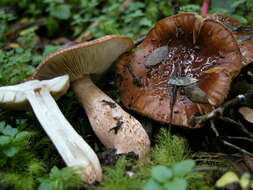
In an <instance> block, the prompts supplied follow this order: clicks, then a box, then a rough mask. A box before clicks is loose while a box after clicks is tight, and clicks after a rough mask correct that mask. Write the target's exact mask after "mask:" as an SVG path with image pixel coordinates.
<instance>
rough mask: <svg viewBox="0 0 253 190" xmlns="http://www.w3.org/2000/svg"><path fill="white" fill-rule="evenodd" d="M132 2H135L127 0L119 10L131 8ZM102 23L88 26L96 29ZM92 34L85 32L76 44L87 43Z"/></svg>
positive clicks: (98, 22) (97, 21) (98, 21)
mask: <svg viewBox="0 0 253 190" xmlns="http://www.w3.org/2000/svg"><path fill="white" fill-rule="evenodd" d="M132 2H133V0H125V1H124V2H123V3H122V4H121V6H120V9H119V10H125V9H126V8H127V7H128V6H129V4H130V3H132ZM101 23H102V21H101V20H96V21H94V22H93V23H92V24H91V25H90V26H88V29H89V28H96V27H98V26H99V25H100V24H101ZM91 34H92V32H91V31H89V30H86V31H84V33H83V34H81V35H80V36H79V37H78V38H77V39H76V40H75V42H77V43H80V42H84V41H86V39H87V38H89V37H90V36H91Z"/></svg>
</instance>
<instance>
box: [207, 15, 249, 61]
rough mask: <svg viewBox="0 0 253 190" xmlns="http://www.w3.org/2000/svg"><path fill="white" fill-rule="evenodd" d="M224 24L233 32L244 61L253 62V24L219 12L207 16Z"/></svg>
mask: <svg viewBox="0 0 253 190" xmlns="http://www.w3.org/2000/svg"><path fill="white" fill-rule="evenodd" d="M207 18H211V19H214V20H217V21H219V22H221V23H222V24H224V26H225V27H226V28H227V29H228V30H229V31H231V32H232V33H233V35H234V37H235V39H236V41H237V43H238V45H239V48H240V51H241V54H242V56H243V60H242V63H243V64H244V65H248V64H249V63H252V62H253V26H252V25H245V24H241V23H240V22H239V21H238V20H236V19H234V18H231V17H228V16H224V15H219V14H212V15H209V16H207Z"/></svg>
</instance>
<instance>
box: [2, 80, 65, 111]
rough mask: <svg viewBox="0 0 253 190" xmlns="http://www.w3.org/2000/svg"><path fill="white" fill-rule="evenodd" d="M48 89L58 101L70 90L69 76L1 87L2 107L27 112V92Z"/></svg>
mask: <svg viewBox="0 0 253 190" xmlns="http://www.w3.org/2000/svg"><path fill="white" fill-rule="evenodd" d="M41 88H47V89H48V90H49V91H50V93H51V94H52V96H53V97H54V99H56V100H58V99H59V98H60V97H61V96H62V95H64V94H65V93H66V92H67V90H68V89H69V76H68V75H64V76H60V77H56V78H53V79H51V80H44V81H38V80H31V81H27V82H24V83H21V84H17V85H12V86H3V87H0V106H1V107H5V108H9V109H14V110H27V109H29V103H28V100H27V98H26V95H25V91H29V90H34V91H36V90H39V89H41Z"/></svg>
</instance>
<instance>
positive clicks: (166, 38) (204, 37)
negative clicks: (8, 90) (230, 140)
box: [116, 13, 242, 127]
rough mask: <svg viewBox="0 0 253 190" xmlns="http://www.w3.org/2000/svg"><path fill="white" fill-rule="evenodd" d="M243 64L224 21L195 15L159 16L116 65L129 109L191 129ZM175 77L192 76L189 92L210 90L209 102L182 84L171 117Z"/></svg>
mask: <svg viewBox="0 0 253 190" xmlns="http://www.w3.org/2000/svg"><path fill="white" fill-rule="evenodd" d="M163 47H166V48H163ZM159 48H160V51H164V52H159V50H158V49H159ZM158 52H159V53H158ZM155 58H156V59H155ZM150 60H151V61H154V62H155V64H152V63H150V62H151V61H150ZM157 60H158V61H157ZM241 68H242V64H241V54H240V50H239V47H238V45H237V43H236V40H235V39H234V37H233V35H232V33H231V32H230V31H229V30H228V29H226V28H225V27H224V26H223V25H222V24H220V23H219V22H217V21H214V20H211V19H203V18H201V17H200V16H199V15H196V14H194V13H184V14H178V15H174V16H171V17H167V18H164V19H162V20H160V21H159V22H157V23H156V24H155V26H154V27H153V28H152V29H151V31H150V32H149V33H148V34H147V36H146V38H145V39H144V41H143V42H142V43H141V44H140V45H139V46H138V47H137V48H136V50H133V51H132V52H128V53H126V54H123V55H122V56H121V57H120V58H119V60H118V63H117V64H116V72H117V74H118V86H119V88H120V95H121V101H122V102H123V104H124V105H125V106H126V107H127V108H129V109H131V110H134V111H136V112H138V113H140V114H142V115H145V116H147V117H149V118H152V119H154V120H156V121H159V122H162V123H171V124H174V125H180V126H186V127H197V126H191V125H190V124H189V121H190V119H191V118H192V117H193V116H194V115H196V114H204V113H207V112H209V111H211V110H212V109H213V107H215V106H218V105H219V104H221V103H222V102H223V101H224V99H225V98H226V97H227V94H228V92H229V89H230V83H231V80H232V79H233V78H234V77H235V76H236V75H237V74H238V73H239V72H240V70H241ZM172 79H173V80H172ZM174 79H180V80H184V79H187V80H186V81H187V84H185V86H188V85H189V86H191V87H192V88H193V89H194V90H192V91H191V90H188V91H190V92H196V93H198V92H200V93H199V94H201V95H203V94H205V95H206V98H202V99H206V100H208V102H207V103H205V104H204V103H196V102H193V101H192V99H193V98H192V99H190V98H189V97H190V96H188V97H187V96H186V95H184V94H183V93H182V92H181V91H182V89H184V86H182V85H181V86H180V85H178V86H177V87H178V88H179V89H181V90H177V91H176V99H175V103H174V105H173V114H172V117H171V110H172V109H171V107H172V106H171V99H172V95H171V92H172V88H173V85H174V86H175V85H176V82H175V80H174ZM171 81H173V84H172V83H171ZM180 84H181V83H180ZM191 96H194V95H192V94H191ZM196 96H197V95H196ZM195 99H196V98H195ZM171 118H172V120H171Z"/></svg>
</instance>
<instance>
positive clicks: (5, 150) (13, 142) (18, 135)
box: [0, 122, 34, 165]
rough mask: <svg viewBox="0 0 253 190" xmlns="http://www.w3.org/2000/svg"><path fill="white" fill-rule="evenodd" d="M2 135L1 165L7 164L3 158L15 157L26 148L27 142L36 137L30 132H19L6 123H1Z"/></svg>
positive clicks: (0, 130)
mask: <svg viewBox="0 0 253 190" xmlns="http://www.w3.org/2000/svg"><path fill="white" fill-rule="evenodd" d="M0 134H2V135H1V136H0V155H1V157H2V162H1V163H0V165H2V164H4V163H5V162H4V161H3V157H13V156H14V155H15V154H17V153H18V152H19V151H20V150H21V149H23V148H24V147H23V145H24V144H26V143H25V141H28V139H29V138H30V137H31V136H32V135H34V133H32V132H29V131H19V130H18V129H17V128H13V127H11V126H10V125H8V124H6V123H5V122H0Z"/></svg>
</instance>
